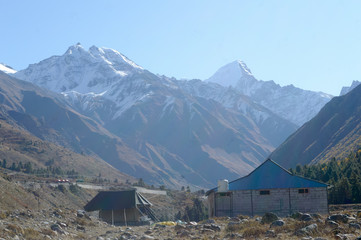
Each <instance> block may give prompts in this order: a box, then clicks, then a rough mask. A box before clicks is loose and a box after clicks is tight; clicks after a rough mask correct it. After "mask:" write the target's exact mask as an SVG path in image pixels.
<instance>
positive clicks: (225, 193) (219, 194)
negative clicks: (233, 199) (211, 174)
mask: <svg viewBox="0 0 361 240" xmlns="http://www.w3.org/2000/svg"><path fill="white" fill-rule="evenodd" d="M218 196H220V197H229V196H231V193H230V192H224V193H218Z"/></svg>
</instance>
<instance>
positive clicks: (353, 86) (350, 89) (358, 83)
mask: <svg viewBox="0 0 361 240" xmlns="http://www.w3.org/2000/svg"><path fill="white" fill-rule="evenodd" d="M360 83H361V82H360V81H358V80H354V81H352V84H351V86H350V87H343V88H342V89H341V92H340V96H343V95H345V94H347V93H348V92H350V91H352V90H353V89H354V88H356V87H357V86H358V85H360Z"/></svg>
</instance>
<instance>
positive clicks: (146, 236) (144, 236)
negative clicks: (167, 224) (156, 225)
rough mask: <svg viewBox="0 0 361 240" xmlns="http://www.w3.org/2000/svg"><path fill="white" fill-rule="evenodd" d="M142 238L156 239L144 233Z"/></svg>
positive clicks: (147, 239)
mask: <svg viewBox="0 0 361 240" xmlns="http://www.w3.org/2000/svg"><path fill="white" fill-rule="evenodd" d="M140 239H141V240H149V239H154V237H152V236H149V235H146V234H144V235H143V236H142V237H141V238H140Z"/></svg>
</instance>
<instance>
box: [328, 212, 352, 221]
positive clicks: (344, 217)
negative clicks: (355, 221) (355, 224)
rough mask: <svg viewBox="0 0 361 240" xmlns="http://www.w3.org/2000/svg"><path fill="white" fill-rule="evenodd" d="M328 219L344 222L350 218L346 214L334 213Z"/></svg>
mask: <svg viewBox="0 0 361 240" xmlns="http://www.w3.org/2000/svg"><path fill="white" fill-rule="evenodd" d="M327 219H328V220H331V221H335V222H343V223H347V222H348V220H349V217H348V216H347V215H345V214H334V215H331V216H329V217H328V218H327Z"/></svg>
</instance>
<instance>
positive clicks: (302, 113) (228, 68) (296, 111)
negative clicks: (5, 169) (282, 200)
mask: <svg viewBox="0 0 361 240" xmlns="http://www.w3.org/2000/svg"><path fill="white" fill-rule="evenodd" d="M206 81H208V82H215V83H218V84H220V85H222V86H225V87H229V86H232V87H234V88H235V89H236V90H237V91H239V92H240V93H241V94H244V95H246V96H249V97H250V98H251V99H252V100H253V101H255V102H256V103H259V104H261V105H262V106H264V107H266V108H268V109H270V110H271V111H272V112H274V113H275V114H277V115H279V116H280V117H282V118H284V119H287V120H289V121H291V122H292V123H294V124H296V125H298V126H301V125H302V124H303V123H305V122H307V121H308V120H310V119H311V118H312V117H314V116H315V115H316V114H317V113H318V111H319V110H320V109H321V108H322V107H323V106H324V105H325V104H326V103H327V102H328V101H329V100H330V99H331V98H332V96H331V95H329V94H325V93H322V92H313V91H307V90H303V89H300V88H296V87H294V86H293V85H289V86H285V87H281V86H280V85H278V84H276V83H274V82H273V81H259V80H257V79H256V78H255V77H254V76H253V75H252V73H251V70H250V69H249V68H248V67H247V66H246V64H245V63H244V62H241V61H234V62H232V63H229V64H227V65H225V66H223V67H221V68H220V69H219V70H218V71H217V72H216V73H215V74H214V75H213V76H211V77H210V78H209V79H207V80H206Z"/></svg>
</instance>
